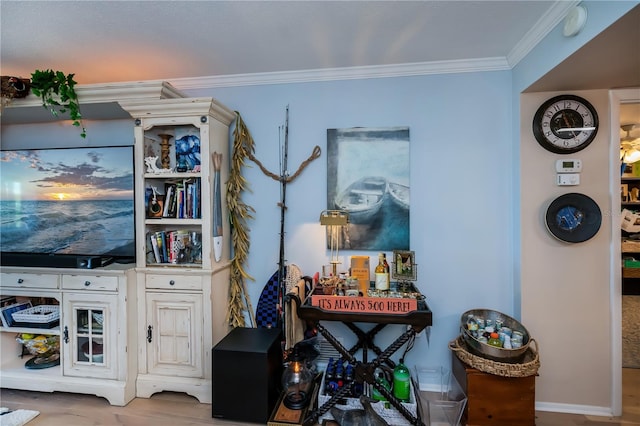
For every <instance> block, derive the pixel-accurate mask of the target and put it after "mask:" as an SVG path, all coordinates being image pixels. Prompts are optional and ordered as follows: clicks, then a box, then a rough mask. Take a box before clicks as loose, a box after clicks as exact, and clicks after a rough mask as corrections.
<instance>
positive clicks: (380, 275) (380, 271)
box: [375, 253, 389, 291]
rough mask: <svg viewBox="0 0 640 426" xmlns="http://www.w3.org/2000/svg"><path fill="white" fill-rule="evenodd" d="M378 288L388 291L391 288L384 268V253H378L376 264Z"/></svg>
mask: <svg viewBox="0 0 640 426" xmlns="http://www.w3.org/2000/svg"><path fill="white" fill-rule="evenodd" d="M375 273H376V290H381V291H387V290H389V281H388V280H387V274H386V273H385V269H384V254H383V253H380V254H378V266H376V270H375Z"/></svg>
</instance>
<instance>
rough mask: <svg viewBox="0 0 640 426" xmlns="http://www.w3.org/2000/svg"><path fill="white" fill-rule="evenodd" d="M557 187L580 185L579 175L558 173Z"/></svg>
mask: <svg viewBox="0 0 640 426" xmlns="http://www.w3.org/2000/svg"><path fill="white" fill-rule="evenodd" d="M557 176H558V181H557V184H558V186H574V185H580V174H579V173H558V174H557Z"/></svg>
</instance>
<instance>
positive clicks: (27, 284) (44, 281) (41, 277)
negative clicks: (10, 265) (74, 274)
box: [0, 272, 60, 289]
mask: <svg viewBox="0 0 640 426" xmlns="http://www.w3.org/2000/svg"><path fill="white" fill-rule="evenodd" d="M59 283H60V280H59V275H53V274H51V275H50V274H21V273H8V272H3V273H2V274H0V287H14V288H46V289H57V288H58V287H59V285H60V284H59Z"/></svg>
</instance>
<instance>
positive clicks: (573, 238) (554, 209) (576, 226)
mask: <svg viewBox="0 0 640 426" xmlns="http://www.w3.org/2000/svg"><path fill="white" fill-rule="evenodd" d="M545 222H546V225H547V229H548V230H549V232H550V233H551V235H553V236H554V237H556V238H557V239H559V240H561V241H564V242H567V243H581V242H583V241H587V240H588V239H590V238H592V237H593V236H594V235H596V234H597V233H598V230H599V229H600V225H601V223H602V213H601V212H600V207H598V205H597V204H596V202H595V201H593V199H591V198H590V197H588V196H586V195H584V194H578V193H570V194H564V195H561V196H559V197H558V198H556V199H555V200H553V201H552V202H551V204H550V205H549V208H547V212H546V215H545Z"/></svg>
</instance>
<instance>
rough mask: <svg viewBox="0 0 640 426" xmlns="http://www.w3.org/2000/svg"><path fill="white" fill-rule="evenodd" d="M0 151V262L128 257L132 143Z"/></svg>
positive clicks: (67, 262)
mask: <svg viewBox="0 0 640 426" xmlns="http://www.w3.org/2000/svg"><path fill="white" fill-rule="evenodd" d="M0 156H1V157H0V254H1V255H2V259H1V261H2V264H3V265H5V266H8V265H12V266H61V267H68V266H73V265H74V261H73V259H80V258H90V260H91V265H85V264H84V263H83V264H82V266H81V265H80V263H81V262H79V263H78V266H80V267H97V266H102V265H104V264H106V263H110V262H119V263H131V262H135V209H134V179H133V176H134V159H133V147H132V146H105V147H88V148H85V147H82V148H80V147H75V148H52V149H29V150H2V151H0ZM43 259H46V260H45V261H44V262H43ZM96 259H99V260H96ZM97 263H98V264H97Z"/></svg>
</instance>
